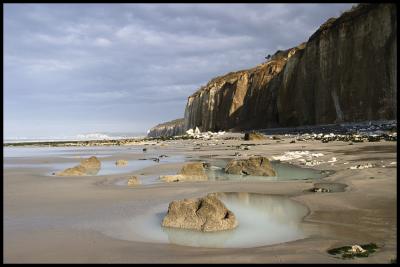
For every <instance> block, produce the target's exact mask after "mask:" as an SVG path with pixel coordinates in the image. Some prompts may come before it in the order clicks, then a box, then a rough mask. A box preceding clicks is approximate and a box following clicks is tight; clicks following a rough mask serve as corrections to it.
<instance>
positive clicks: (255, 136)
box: [244, 132, 267, 141]
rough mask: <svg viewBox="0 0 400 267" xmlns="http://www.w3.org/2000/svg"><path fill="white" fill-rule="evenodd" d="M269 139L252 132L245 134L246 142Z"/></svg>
mask: <svg viewBox="0 0 400 267" xmlns="http://www.w3.org/2000/svg"><path fill="white" fill-rule="evenodd" d="M265 139H267V138H266V137H265V135H263V134H261V133H256V132H251V133H245V134H244V140H246V141H258V140H265Z"/></svg>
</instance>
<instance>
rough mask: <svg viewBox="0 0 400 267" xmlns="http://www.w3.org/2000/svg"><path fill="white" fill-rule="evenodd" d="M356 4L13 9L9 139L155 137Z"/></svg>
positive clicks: (8, 40)
mask: <svg viewBox="0 0 400 267" xmlns="http://www.w3.org/2000/svg"><path fill="white" fill-rule="evenodd" d="M350 7H351V4H197V5H194V4H189V5H186V4H175V5H173V4H169V5H166V4H7V5H5V6H4V52H3V53H4V135H5V138H14V137H28V138H37V137H50V136H52V137H62V136H74V135H77V134H81V133H95V132H146V131H147V129H149V128H150V127H152V126H154V125H155V124H158V123H160V122H164V121H168V120H172V119H176V118H180V117H183V113H184V108H185V105H186V100H187V97H188V96H189V95H190V94H192V93H193V92H194V91H196V90H197V89H198V88H199V87H200V86H201V85H204V84H206V83H207V81H209V80H210V79H211V78H213V77H215V76H219V75H222V74H224V73H227V72H230V71H236V70H240V69H245V68H250V67H253V66H255V65H257V64H260V63H262V61H263V60H264V57H265V56H266V55H267V54H272V53H274V52H275V51H276V50H278V49H287V48H290V47H293V46H295V45H298V44H299V43H301V42H303V41H306V40H307V39H308V37H309V36H310V35H311V34H312V33H313V32H314V31H316V30H317V29H318V27H319V25H320V24H322V23H323V22H324V21H326V20H327V19H328V18H330V17H337V16H339V15H340V14H341V12H343V11H344V10H346V9H349V8H350Z"/></svg>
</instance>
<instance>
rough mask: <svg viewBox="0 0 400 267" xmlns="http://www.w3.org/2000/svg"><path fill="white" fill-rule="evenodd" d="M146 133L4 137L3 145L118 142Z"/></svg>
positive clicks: (139, 136)
mask: <svg viewBox="0 0 400 267" xmlns="http://www.w3.org/2000/svg"><path fill="white" fill-rule="evenodd" d="M146 135H147V134H146V133H145V132H143V133H142V132H97V133H82V134H77V135H69V136H42V137H4V138H3V143H25V142H52V141H89V140H116V139H127V138H142V137H145V136H146Z"/></svg>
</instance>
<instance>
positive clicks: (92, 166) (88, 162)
mask: <svg viewBox="0 0 400 267" xmlns="http://www.w3.org/2000/svg"><path fill="white" fill-rule="evenodd" d="M100 168H101V162H100V160H98V159H97V158H96V157H95V156H92V157H90V158H88V159H85V160H82V161H81V162H80V164H79V165H77V166H75V167H72V168H67V169H65V170H64V171H61V172H58V173H56V175H58V176H83V175H96V174H97V173H98V172H99V171H100Z"/></svg>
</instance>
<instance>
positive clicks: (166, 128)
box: [147, 118, 185, 137]
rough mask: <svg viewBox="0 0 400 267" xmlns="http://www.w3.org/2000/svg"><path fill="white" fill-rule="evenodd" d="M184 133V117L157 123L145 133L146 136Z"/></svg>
mask: <svg viewBox="0 0 400 267" xmlns="http://www.w3.org/2000/svg"><path fill="white" fill-rule="evenodd" d="M184 133H185V125H184V119H183V118H182V119H177V120H173V121H169V122H165V123H161V124H158V125H156V126H154V127H153V128H151V129H150V130H149V132H148V133H147V136H148V137H161V136H174V135H182V134H184Z"/></svg>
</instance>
